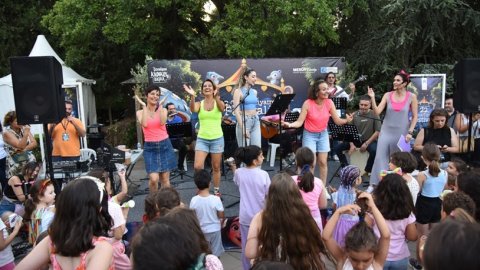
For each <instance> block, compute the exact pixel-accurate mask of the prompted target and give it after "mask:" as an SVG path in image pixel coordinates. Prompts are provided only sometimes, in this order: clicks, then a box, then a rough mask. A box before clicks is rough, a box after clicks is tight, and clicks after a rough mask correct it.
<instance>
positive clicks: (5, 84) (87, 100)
mask: <svg viewBox="0 0 480 270" xmlns="http://www.w3.org/2000/svg"><path fill="white" fill-rule="evenodd" d="M29 56H53V57H55V58H56V59H57V60H58V62H60V64H61V65H62V73H63V85H64V87H75V88H76V89H77V95H78V97H77V98H78V107H79V115H78V117H79V118H80V120H81V121H82V122H83V123H84V124H85V126H87V125H90V124H94V123H96V122H97V111H96V105H95V96H94V95H93V91H92V87H91V85H92V84H95V81H94V80H90V79H86V78H84V77H82V76H81V75H80V74H78V73H77V72H75V71H74V70H73V69H71V68H69V67H68V66H66V65H65V62H63V60H62V59H61V58H60V57H59V56H58V54H57V53H56V52H55V51H54V50H53V48H52V47H51V46H50V44H49V43H48V41H47V39H46V38H45V36H44V35H38V36H37V40H36V41H35V45H33V49H32V51H31V52H30V54H29ZM11 110H15V100H14V97H13V87H12V76H11V75H7V76H5V77H3V78H0V118H1V120H2V122H3V118H4V116H5V114H6V113H7V112H8V111H11ZM32 131H33V133H35V134H43V128H42V125H32ZM82 144H83V145H84V146H85V147H86V145H87V141H86V138H85V137H84V138H83V139H82ZM42 154H43V149H42Z"/></svg>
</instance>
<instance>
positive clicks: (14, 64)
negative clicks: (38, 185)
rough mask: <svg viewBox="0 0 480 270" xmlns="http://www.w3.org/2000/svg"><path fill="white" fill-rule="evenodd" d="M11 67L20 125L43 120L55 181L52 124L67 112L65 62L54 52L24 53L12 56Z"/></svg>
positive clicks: (47, 154) (48, 160) (52, 175)
mask: <svg viewBox="0 0 480 270" xmlns="http://www.w3.org/2000/svg"><path fill="white" fill-rule="evenodd" d="M10 67H11V72H12V85H13V96H14V99H15V111H16V114H17V122H18V124H20V125H28V124H43V132H44V133H45V142H46V151H47V153H46V158H47V164H48V169H47V171H48V172H49V174H50V178H51V179H52V180H53V181H55V179H54V178H55V175H54V172H53V165H52V140H51V137H50V134H49V133H48V124H49V123H58V122H60V121H61V120H62V119H63V117H64V116H65V93H64V91H63V89H62V84H63V74H62V65H61V64H60V63H59V62H58V61H57V59H56V58H55V57H53V56H35V57H28V56H23V57H11V58H10Z"/></svg>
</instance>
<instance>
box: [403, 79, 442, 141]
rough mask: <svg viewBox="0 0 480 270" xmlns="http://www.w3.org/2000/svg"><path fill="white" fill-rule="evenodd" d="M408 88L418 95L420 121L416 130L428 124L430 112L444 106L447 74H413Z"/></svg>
mask: <svg viewBox="0 0 480 270" xmlns="http://www.w3.org/2000/svg"><path fill="white" fill-rule="evenodd" d="M410 81H411V82H410V84H409V85H408V87H407V89H408V90H409V91H410V92H412V93H414V94H416V95H417V99H418V121H417V125H416V126H415V130H416V132H418V131H420V129H422V128H424V127H427V126H428V121H429V119H430V113H431V112H432V111H433V110H434V109H435V108H443V106H444V103H445V102H444V101H445V89H446V74H412V75H410Z"/></svg>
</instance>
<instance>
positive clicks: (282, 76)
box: [147, 57, 346, 124]
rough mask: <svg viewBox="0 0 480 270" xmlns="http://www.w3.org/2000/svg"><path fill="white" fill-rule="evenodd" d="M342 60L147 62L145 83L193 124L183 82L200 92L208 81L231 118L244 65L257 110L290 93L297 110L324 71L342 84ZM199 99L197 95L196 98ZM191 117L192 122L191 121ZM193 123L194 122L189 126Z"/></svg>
mask: <svg viewBox="0 0 480 270" xmlns="http://www.w3.org/2000/svg"><path fill="white" fill-rule="evenodd" d="M345 64H346V63H345V58H343V57H324V58H281V59H280V58H271V59H248V58H247V59H213V60H153V61H151V62H150V63H148V67H147V72H148V82H149V84H150V85H151V84H154V85H157V86H159V87H160V89H161V98H160V99H162V98H163V96H165V95H166V96H167V99H166V102H165V104H166V103H169V102H171V103H173V104H175V106H176V109H177V111H178V113H179V115H180V116H181V117H182V118H183V119H184V121H191V120H193V122H195V116H194V115H193V116H192V113H191V112H190V109H189V106H188V102H189V99H190V96H188V95H187V94H186V93H185V91H184V90H183V84H184V83H187V84H189V85H191V86H192V88H193V89H195V90H196V91H197V93H200V87H201V84H202V82H203V81H204V80H205V79H211V80H212V81H213V82H214V83H215V84H216V85H217V87H218V88H219V91H220V92H219V93H220V97H221V99H222V100H223V101H224V102H225V104H226V110H225V114H226V116H227V117H229V118H232V119H231V120H232V121H235V120H236V119H234V116H233V115H232V98H233V91H234V90H235V89H236V88H237V85H238V80H239V78H240V76H241V73H242V71H243V70H244V69H245V68H246V67H247V66H248V67H249V68H252V69H254V70H255V71H256V73H257V81H256V84H255V86H253V89H255V90H257V93H258V103H257V111H258V114H259V116H262V115H264V114H265V113H266V112H267V111H268V109H269V108H270V106H271V104H272V102H273V100H274V99H275V97H276V96H277V95H278V94H291V93H294V94H295V97H294V99H293V101H292V102H291V104H290V109H291V110H293V109H295V108H298V109H300V108H301V107H302V104H303V102H304V101H305V100H306V99H307V92H308V88H309V87H310V85H311V84H312V83H313V82H314V80H317V79H322V80H323V79H324V78H325V76H326V75H327V73H328V72H333V73H335V74H336V75H337V84H340V85H342V80H343V77H344V72H345ZM197 97H198V99H199V100H200V99H201V98H202V97H201V95H197ZM191 118H193V119H191ZM192 124H194V123H192Z"/></svg>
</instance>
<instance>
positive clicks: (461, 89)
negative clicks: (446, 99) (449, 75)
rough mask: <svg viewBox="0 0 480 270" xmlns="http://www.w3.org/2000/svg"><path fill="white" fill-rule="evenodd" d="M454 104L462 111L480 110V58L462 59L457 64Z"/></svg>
mask: <svg viewBox="0 0 480 270" xmlns="http://www.w3.org/2000/svg"><path fill="white" fill-rule="evenodd" d="M455 83H456V89H455V92H454V93H453V105H454V106H455V109H456V110H458V111H459V112H461V113H474V112H477V111H480V59H462V60H460V61H459V62H458V63H457V64H456V65H455Z"/></svg>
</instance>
